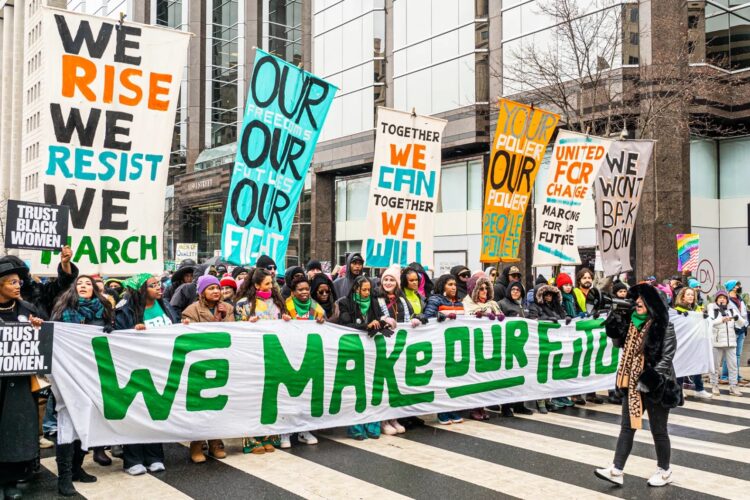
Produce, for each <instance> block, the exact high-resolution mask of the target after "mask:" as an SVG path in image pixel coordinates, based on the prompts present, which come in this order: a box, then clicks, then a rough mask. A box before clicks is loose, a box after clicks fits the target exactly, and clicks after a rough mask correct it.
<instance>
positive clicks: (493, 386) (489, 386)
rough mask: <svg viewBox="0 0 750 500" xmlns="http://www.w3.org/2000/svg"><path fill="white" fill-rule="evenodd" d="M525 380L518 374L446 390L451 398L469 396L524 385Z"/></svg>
mask: <svg viewBox="0 0 750 500" xmlns="http://www.w3.org/2000/svg"><path fill="white" fill-rule="evenodd" d="M525 381H526V379H525V378H524V376H523V375H518V376H516V377H508V378H503V379H500V380H488V381H487V382H478V383H476V384H468V385H462V386H460V387H450V388H448V389H447V390H446V392H447V393H448V396H450V397H451V398H460V397H461V396H468V395H470V394H479V393H482V392H490V391H496V390H498V389H507V388H508V387H515V386H517V385H523V384H524V382H525Z"/></svg>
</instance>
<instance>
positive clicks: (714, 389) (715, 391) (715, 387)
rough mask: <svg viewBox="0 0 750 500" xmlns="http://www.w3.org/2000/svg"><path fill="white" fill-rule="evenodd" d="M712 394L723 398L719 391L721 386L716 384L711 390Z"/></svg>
mask: <svg viewBox="0 0 750 500" xmlns="http://www.w3.org/2000/svg"><path fill="white" fill-rule="evenodd" d="M711 394H713V395H714V396H721V391H720V390H719V385H718V384H714V386H713V387H712V388H711Z"/></svg>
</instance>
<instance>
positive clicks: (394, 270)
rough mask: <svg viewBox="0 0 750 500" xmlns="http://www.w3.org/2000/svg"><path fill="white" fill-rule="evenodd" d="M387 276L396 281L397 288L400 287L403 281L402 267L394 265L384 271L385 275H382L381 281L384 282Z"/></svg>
mask: <svg viewBox="0 0 750 500" xmlns="http://www.w3.org/2000/svg"><path fill="white" fill-rule="evenodd" d="M386 276H391V277H392V278H393V279H395V280H396V287H399V286H400V284H399V282H400V281H401V266H399V265H398V264H392V265H391V266H390V267H388V268H387V269H386V270H385V271H383V274H381V275H380V279H381V280H382V279H383V278H385V277H386Z"/></svg>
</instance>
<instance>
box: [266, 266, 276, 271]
mask: <svg viewBox="0 0 750 500" xmlns="http://www.w3.org/2000/svg"><path fill="white" fill-rule="evenodd" d="M275 270H276V266H274V265H270V266H266V271H275Z"/></svg>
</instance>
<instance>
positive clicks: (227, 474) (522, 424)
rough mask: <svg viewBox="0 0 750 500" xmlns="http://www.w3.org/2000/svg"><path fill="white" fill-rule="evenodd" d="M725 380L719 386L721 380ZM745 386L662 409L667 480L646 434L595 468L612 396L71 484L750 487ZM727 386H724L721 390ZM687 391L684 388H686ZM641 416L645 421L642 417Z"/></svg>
mask: <svg viewBox="0 0 750 500" xmlns="http://www.w3.org/2000/svg"><path fill="white" fill-rule="evenodd" d="M725 388H726V386H722V389H725ZM744 391H745V396H744V397H730V396H728V395H726V393H725V394H724V395H722V396H721V397H720V398H718V399H717V400H713V401H708V402H705V401H701V400H696V399H694V398H693V397H691V396H688V397H687V403H686V405H685V406H684V407H682V408H678V409H676V410H673V412H672V413H671V414H670V426H669V427H670V435H671V440H672V469H673V471H674V478H675V482H674V484H672V485H670V486H668V487H665V488H650V487H648V486H647V484H646V479H647V478H648V477H649V476H650V475H651V474H652V473H653V472H654V471H655V470H656V462H655V458H656V455H655V453H654V447H653V443H652V441H651V435H650V433H649V432H648V431H647V430H643V431H639V432H638V433H637V434H636V442H635V445H634V447H633V453H632V455H631V457H630V459H629V461H628V463H627V466H626V468H625V474H626V475H625V484H624V486H623V487H621V488H620V487H616V486H612V485H610V484H608V483H606V482H604V481H602V480H600V479H598V478H596V477H595V476H594V473H593V471H594V468H595V467H599V466H606V465H608V464H609V463H611V460H612V456H613V450H614V447H615V441H616V439H617V433H618V426H619V411H620V410H619V407H616V406H613V405H610V404H605V405H593V404H592V403H589V404H588V405H586V406H585V407H575V408H568V409H565V410H563V411H558V412H554V413H550V414H548V415H539V414H536V413H535V414H534V415H530V416H528V417H526V416H524V417H515V418H510V419H508V418H501V417H499V416H498V417H496V418H492V419H490V420H489V421H485V422H474V421H470V420H466V421H465V423H463V424H454V425H449V426H441V425H438V424H437V422H436V421H435V419H434V416H427V417H425V420H426V424H427V425H425V426H424V427H418V428H415V429H413V430H410V431H408V432H407V433H406V434H403V435H399V436H382V437H381V438H380V439H378V440H367V441H363V442H358V441H354V440H352V439H349V438H347V437H346V434H345V432H344V430H343V429H332V430H328V431H321V432H318V433H316V434H317V435H318V437H319V439H320V443H319V444H317V445H312V446H310V445H304V444H299V443H297V442H296V440H294V441H293V447H292V448H291V449H290V450H284V451H282V450H276V451H275V452H274V453H268V454H265V455H259V456H255V455H244V454H243V453H242V449H241V445H240V442H239V440H228V441H226V442H225V443H226V450H227V452H228V457H227V458H226V459H225V460H213V459H209V460H208V461H207V463H205V464H202V465H194V464H192V463H190V461H189V458H188V450H187V448H186V447H185V446H183V445H181V444H168V445H165V452H166V462H165V464H166V467H167V470H166V471H165V472H161V473H157V474H146V475H144V476H138V477H130V476H128V475H127V474H126V473H125V472H124V471H123V470H122V462H121V461H120V460H119V459H114V461H113V464H112V466H110V467H101V466H99V465H97V464H94V463H93V462H91V458H90V455H89V456H87V459H86V464H85V468H86V470H87V471H88V472H90V473H92V474H94V475H96V476H97V477H98V478H99V480H98V481H97V482H96V483H92V484H80V483H76V487H77V489H78V491H79V492H80V493H81V495H82V496H84V497H86V498H106V499H119V498H122V499H138V500H143V499H150V498H160V499H164V498H170V499H171V498H223V499H231V498H254V499H256V498H292V497H305V498H347V499H349V498H374V497H377V498H378V499H379V500H380V499H384V498H392V497H393V498H395V497H412V498H424V499H434V498H471V499H480V498H551V497H553V496H554V498H555V499H562V498H576V499H578V498H605V497H619V498H657V499H670V498H674V499H686V498H690V499H692V498H717V497H718V498H745V499H746V498H750V465H748V464H750V389H744ZM725 392H726V391H725ZM688 394H689V392H688ZM644 427H647V425H644ZM44 457H45V458H44V459H43V460H42V465H43V467H42V471H41V473H40V474H39V477H38V478H37V480H36V481H35V482H33V483H32V484H30V485H29V486H28V488H27V489H26V494H25V495H24V498H30V499H33V498H54V497H55V495H56V476H55V471H56V468H55V462H54V457H53V456H52V453H51V452H50V451H49V450H45V454H44Z"/></svg>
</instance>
